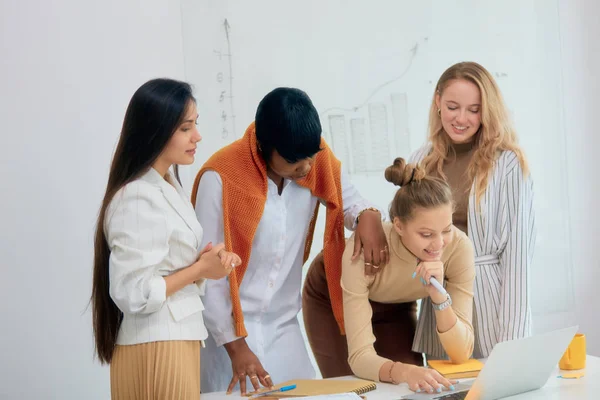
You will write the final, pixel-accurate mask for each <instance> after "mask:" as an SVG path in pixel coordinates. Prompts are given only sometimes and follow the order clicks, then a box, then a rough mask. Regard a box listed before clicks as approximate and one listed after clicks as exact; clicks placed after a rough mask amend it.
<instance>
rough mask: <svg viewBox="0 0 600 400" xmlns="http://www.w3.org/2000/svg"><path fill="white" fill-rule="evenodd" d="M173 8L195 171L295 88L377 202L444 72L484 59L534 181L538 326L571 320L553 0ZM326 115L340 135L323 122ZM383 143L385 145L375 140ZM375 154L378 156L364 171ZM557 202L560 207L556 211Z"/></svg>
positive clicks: (194, 0) (420, 137) (413, 142)
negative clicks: (190, 100) (194, 112)
mask: <svg viewBox="0 0 600 400" xmlns="http://www.w3.org/2000/svg"><path fill="white" fill-rule="evenodd" d="M182 9H183V32H184V54H185V64H186V77H187V79H188V80H190V81H191V82H192V83H194V84H195V85H196V87H197V88H198V90H197V97H198V106H199V110H200V111H199V113H200V121H201V126H202V129H203V131H204V132H205V134H204V141H203V143H202V149H203V150H202V152H201V153H200V154H199V155H198V157H197V158H196V164H195V166H194V167H193V169H192V170H197V169H198V168H199V166H200V165H201V164H202V163H203V162H204V160H205V159H206V158H207V157H208V156H209V155H210V154H211V153H212V152H213V151H215V150H217V149H218V148H219V147H221V146H223V145H225V144H227V143H229V142H231V141H232V140H235V139H237V138H238V137H240V136H241V135H242V134H243V131H244V129H245V128H246V126H247V125H248V123H249V122H250V121H252V119H253V117H254V113H255V111H256V107H257V105H258V102H259V101H260V99H261V98H262V97H263V96H264V95H265V94H266V93H267V92H268V91H269V90H271V89H272V88H274V87H276V86H296V87H299V88H302V89H303V90H306V91H307V92H308V94H309V95H310V96H311V98H312V99H313V102H314V103H315V106H316V107H317V109H318V110H319V111H320V114H321V122H322V126H323V132H324V136H325V138H326V139H327V141H328V142H329V144H330V145H331V146H332V147H333V150H334V152H335V153H336V155H337V156H338V157H339V158H340V159H341V160H342V163H343V165H344V166H346V167H348V166H350V167H351V169H352V167H354V166H355V165H357V164H360V163H361V161H357V160H359V159H360V157H361V156H362V155H364V154H362V153H363V150H364V149H366V152H365V153H366V159H367V164H369V168H368V169H369V171H370V172H364V169H361V168H359V171H358V172H357V171H354V170H351V171H350V172H351V178H352V180H353V182H354V184H355V185H356V186H357V187H358V188H359V190H360V191H361V192H362V193H363V194H364V195H365V196H367V197H368V198H369V199H370V200H371V201H373V202H374V203H375V204H377V205H378V206H380V207H384V208H386V207H387V206H388V204H389V202H390V201H391V199H392V197H393V193H394V192H395V190H396V188H395V187H394V186H393V185H390V184H389V183H387V182H386V181H385V180H384V179H383V170H384V167H385V166H387V165H389V163H391V162H392V160H393V158H394V157H396V156H399V155H401V156H405V157H406V156H408V155H409V154H410V153H411V152H412V151H414V150H415V149H417V148H418V147H419V146H420V145H421V144H422V143H423V142H424V141H425V137H426V132H427V113H428V110H429V104H430V102H431V97H432V94H433V90H434V85H435V83H436V81H437V80H438V78H439V76H440V74H441V73H442V72H443V71H444V70H445V69H446V68H447V67H448V66H450V65H452V64H453V63H455V62H459V61H464V60H473V61H477V62H479V63H481V64H482V65H484V66H485V67H486V68H487V69H488V70H490V72H491V73H492V74H493V75H494V76H495V77H496V80H497V82H498V84H499V86H500V88H501V90H502V92H503V94H504V97H505V99H506V103H507V105H508V107H509V109H510V112H511V114H512V117H513V119H514V122H515V125H516V128H517V132H518V134H519V140H520V143H521V144H522V146H523V148H524V149H525V152H526V154H527V157H528V160H529V163H530V166H531V169H532V173H533V177H534V181H535V193H536V199H535V208H536V216H537V227H538V237H537V242H536V254H535V258H534V264H533V266H532V277H533V279H532V280H531V287H532V299H531V300H532V309H533V313H534V329H535V331H536V332H544V331H547V330H550V329H554V328H559V327H562V326H566V325H571V324H574V323H576V322H577V321H576V319H577V318H576V316H575V315H574V314H573V313H572V309H573V306H574V299H573V298H574V296H573V273H572V267H573V263H572V260H571V253H572V251H571V241H570V240H569V210H568V208H569V207H568V205H569V195H570V193H569V192H567V191H565V190H564V187H561V186H560V185H557V184H556V182H557V181H558V182H565V181H566V180H567V172H566V170H565V168H564V164H565V159H566V154H565V151H564V148H565V141H566V136H565V135H566V131H565V127H564V126H563V125H564V124H563V123H562V122H563V116H562V110H563V102H562V92H561V90H562V87H563V85H562V73H561V57H560V37H559V13H558V1H548V0H528V1H522V0H507V1H503V2H493V1H487V2H474V1H471V0H461V1H455V2H441V1H431V0H430V1H421V2H415V1H411V0H403V1H399V0H373V1H370V2H364V1H351V0H330V1H327V2H322V1H318V0H312V1H311V0H305V1H303V2H302V3H293V4H290V3H282V2H280V1H277V0H260V1H257V2H238V1H234V0H220V1H215V0H202V1H198V0H182ZM267 10H268V11H267ZM225 19H227V21H228V25H229V29H228V33H226V31H225V27H224V20H225ZM227 36H228V37H229V41H228V40H227ZM230 61H231V63H230ZM230 68H231V69H230ZM232 87H233V100H232V101H231V100H230V99H229V98H228V96H229V95H230V91H231V88H232ZM221 93H224V99H223V101H220V94H221ZM398 94H400V95H402V96H405V98H406V99H407V102H406V107H405V108H404V109H402V108H400V109H398V108H397V107H396V106H395V105H394V103H393V100H392V98H393V96H394V95H398ZM355 106H359V107H358V109H356V110H355V109H354V107H355ZM370 106H375V107H377V108H378V109H379V110H382V109H383V108H385V110H386V112H387V116H386V115H384V114H383V113H379V114H377V113H371V112H370V111H369V107H370ZM223 115H225V116H226V117H227V119H226V120H224V119H222V118H221V116H223ZM232 115H235V117H236V118H235V125H236V128H235V130H233V123H232V121H231V116H232ZM331 117H333V118H336V121H337V123H339V124H340V125H344V127H345V128H344V130H343V131H342V130H339V129H338V128H339V126H338V128H336V127H332V125H331V124H330V123H329V121H330V118H331ZM356 119H360V120H363V121H365V129H364V131H363V132H362V133H359V134H358V135H356V137H357V138H359V139H361V140H363V141H362V142H361V141H360V140H356V139H355V138H353V136H352V135H353V134H355V133H356V132H354V133H353V132H352V129H351V124H352V121H353V120H356ZM373 121H376V122H377V124H371V122H373ZM386 124H387V126H384V125H386ZM374 125H377V126H379V127H381V129H380V131H381V132H379V133H376V131H377V130H378V128H377V126H374ZM397 125H400V126H401V129H398V128H397ZM224 128H225V129H227V130H228V135H227V137H223V136H222V132H223V129H224ZM336 130H337V131H339V132H337V133H336ZM385 140H389V145H387V144H384V145H377V143H383V142H385ZM399 143H402V145H399ZM377 160H382V163H381V164H379V165H375V166H374V164H376V163H374V161H377ZM188 187H189V186H188ZM560 209H562V210H565V211H562V212H556V210H560ZM320 218H321V219H320V221H319V223H317V227H316V230H315V235H316V239H315V240H314V242H313V243H314V245H313V248H312V254H311V255H312V256H314V255H315V254H316V253H317V252H318V251H319V250H320V243H321V235H322V234H323V230H324V223H323V220H324V213H323V212H321V213H320Z"/></svg>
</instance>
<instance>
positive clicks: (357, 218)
mask: <svg viewBox="0 0 600 400" xmlns="http://www.w3.org/2000/svg"><path fill="white" fill-rule="evenodd" d="M365 211H375V212H378V213H379V214H381V211H379V210H378V209H376V208H375V207H368V208H365V209H364V210H361V211H360V212H359V213H358V215H357V216H356V223H357V224H358V220H359V218H360V216H361V215H362V213H364V212H365Z"/></svg>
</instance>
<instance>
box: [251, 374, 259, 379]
mask: <svg viewBox="0 0 600 400" xmlns="http://www.w3.org/2000/svg"><path fill="white" fill-rule="evenodd" d="M252 379H258V376H256V375H252V376H251V377H250V380H252Z"/></svg>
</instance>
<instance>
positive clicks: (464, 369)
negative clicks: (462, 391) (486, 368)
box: [427, 358, 483, 379]
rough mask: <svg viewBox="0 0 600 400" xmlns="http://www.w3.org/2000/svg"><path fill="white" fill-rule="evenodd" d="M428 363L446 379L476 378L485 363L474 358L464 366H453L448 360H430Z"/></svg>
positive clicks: (463, 364)
mask: <svg viewBox="0 0 600 400" xmlns="http://www.w3.org/2000/svg"><path fill="white" fill-rule="evenodd" d="M427 363H428V364H429V366H430V367H431V368H433V369H435V370H436V371H437V372H439V373H440V374H442V375H444V378H446V379H464V378H475V377H476V376H477V375H479V371H481V369H482V368H483V363H482V362H481V361H479V360H476V359H474V358H472V359H470V360H467V361H466V362H464V363H462V364H453V363H452V362H450V361H448V360H428V361H427Z"/></svg>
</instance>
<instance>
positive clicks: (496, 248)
mask: <svg viewBox="0 0 600 400" xmlns="http://www.w3.org/2000/svg"><path fill="white" fill-rule="evenodd" d="M430 151H431V146H430V145H426V146H424V147H422V148H421V149H419V150H417V151H416V152H415V153H413V154H412V156H411V157H410V162H413V163H414V162H420V161H421V160H423V158H425V156H426V155H427V154H429V152H430ZM468 208H469V209H468V211H469V214H468V230H469V234H468V236H469V238H470V239H471V240H472V241H473V245H474V247H475V285H474V298H473V301H474V307H473V310H474V315H473V329H474V333H475V347H474V350H473V357H475V358H483V357H487V356H488V355H489V354H490V352H491V351H492V348H493V347H494V345H495V344H496V343H498V342H504V341H507V340H512V339H517V338H522V337H527V336H530V335H531V330H532V326H531V325H532V324H531V302H530V288H529V286H530V282H529V270H530V266H531V262H532V260H533V250H534V245H535V239H536V228H535V212H534V209H533V182H532V180H531V177H530V176H526V177H525V176H523V170H522V169H521V164H520V163H519V160H518V158H517V156H516V154H515V153H513V152H512V151H503V152H501V153H500V154H499V156H498V159H497V160H496V162H495V164H494V168H493V171H492V172H491V175H490V178H489V181H488V185H487V188H486V191H485V194H484V196H483V197H482V198H481V200H480V209H479V210H478V209H477V204H476V200H475V183H473V185H472V186H471V192H470V195H469V207H468ZM413 351H417V352H423V353H427V354H429V355H430V356H431V357H432V358H437V357H445V356H446V354H445V352H444V349H443V347H442V345H441V343H440V341H439V339H438V337H437V333H436V324H435V314H434V312H433V309H432V306H431V300H430V299H429V298H427V299H426V300H424V301H423V302H422V303H421V313H420V315H419V322H418V324H417V331H416V334H415V340H414V342H413Z"/></svg>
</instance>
